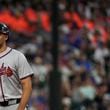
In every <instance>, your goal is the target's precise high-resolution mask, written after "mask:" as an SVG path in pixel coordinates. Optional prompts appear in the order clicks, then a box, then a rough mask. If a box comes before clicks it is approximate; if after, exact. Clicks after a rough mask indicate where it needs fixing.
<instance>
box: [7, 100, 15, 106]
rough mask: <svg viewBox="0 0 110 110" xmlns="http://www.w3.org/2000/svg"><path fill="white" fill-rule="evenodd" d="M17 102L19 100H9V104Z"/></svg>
mask: <svg viewBox="0 0 110 110" xmlns="http://www.w3.org/2000/svg"><path fill="white" fill-rule="evenodd" d="M16 103H17V100H9V101H8V105H13V104H16Z"/></svg>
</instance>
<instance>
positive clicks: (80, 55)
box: [0, 0, 110, 110]
mask: <svg viewBox="0 0 110 110" xmlns="http://www.w3.org/2000/svg"><path fill="white" fill-rule="evenodd" d="M58 8H59V16H58V17H59V21H58V31H59V42H58V47H59V48H58V49H59V55H58V67H59V69H60V71H61V82H62V83H61V85H62V86H61V87H62V88H61V94H62V96H61V97H62V100H61V102H62V105H63V106H62V107H63V110H110V0H59V2H58ZM51 14H52V10H51V0H22V1H21V0H0V22H4V23H6V24H7V25H8V26H9V27H10V29H11V30H12V31H11V33H10V37H9V42H8V44H9V45H10V46H11V47H12V48H16V49H18V50H19V51H21V52H23V53H24V54H25V55H26V57H27V58H28V60H29V62H30V64H31V66H32V68H33V70H34V73H35V76H34V79H33V87H34V90H33V93H32V97H31V99H30V107H31V110H49V83H48V82H49V81H48V80H49V74H50V71H51V69H52V66H53V65H52V61H53V57H52V54H51V50H52V35H51V31H52V28H51V27H52V26H51V20H50V16H51ZM56 92H57V90H56V91H55V93H56Z"/></svg>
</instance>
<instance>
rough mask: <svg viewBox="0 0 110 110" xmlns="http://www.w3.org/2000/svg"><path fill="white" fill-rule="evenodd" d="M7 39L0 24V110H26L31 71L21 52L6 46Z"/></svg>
mask: <svg viewBox="0 0 110 110" xmlns="http://www.w3.org/2000/svg"><path fill="white" fill-rule="evenodd" d="M8 37H9V28H8V27H7V26H6V25H5V24H4V23H0V110H27V103H28V101H29V97H30V95H31V92H32V82H31V79H32V77H31V76H32V75H33V71H32V69H31V67H30V65H29V63H28V62H27V59H26V58H25V56H24V55H23V54H22V53H21V52H19V51H17V50H15V49H12V48H10V47H8V46H7V39H8Z"/></svg>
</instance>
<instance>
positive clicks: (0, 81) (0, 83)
mask: <svg viewBox="0 0 110 110" xmlns="http://www.w3.org/2000/svg"><path fill="white" fill-rule="evenodd" d="M0 86H1V92H2V97H3V100H4V101H5V96H4V93H3V87H2V80H1V77H0Z"/></svg>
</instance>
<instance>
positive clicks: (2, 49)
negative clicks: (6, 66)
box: [0, 45, 7, 53]
mask: <svg viewBox="0 0 110 110" xmlns="http://www.w3.org/2000/svg"><path fill="white" fill-rule="evenodd" d="M6 49H7V45H3V46H2V47H0V53H2V52H4V51H5V50H6Z"/></svg>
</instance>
